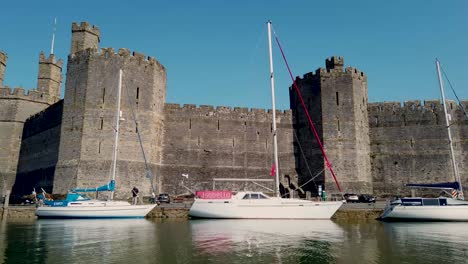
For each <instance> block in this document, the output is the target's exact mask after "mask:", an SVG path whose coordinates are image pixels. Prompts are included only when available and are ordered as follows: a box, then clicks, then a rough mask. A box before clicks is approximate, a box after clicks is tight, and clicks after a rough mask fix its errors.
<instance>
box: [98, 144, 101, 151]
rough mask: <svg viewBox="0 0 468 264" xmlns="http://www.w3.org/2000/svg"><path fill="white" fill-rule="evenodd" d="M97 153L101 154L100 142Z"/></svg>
mask: <svg viewBox="0 0 468 264" xmlns="http://www.w3.org/2000/svg"><path fill="white" fill-rule="evenodd" d="M98 153H99V154H101V141H99V148H98Z"/></svg>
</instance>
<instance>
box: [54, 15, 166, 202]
mask: <svg viewBox="0 0 468 264" xmlns="http://www.w3.org/2000/svg"><path fill="white" fill-rule="evenodd" d="M77 28H78V27H77V26H76V24H73V27H72V32H73V42H74V44H72V50H74V51H75V52H74V53H72V54H70V55H69V57H68V65H67V69H68V70H67V80H66V86H65V96H64V110H63V116H62V131H61V137H60V150H59V159H58V163H57V169H56V172H55V177H54V192H55V193H64V192H66V191H67V190H68V189H70V188H73V187H76V186H80V187H87V186H90V187H91V186H98V185H102V184H105V183H107V182H108V181H109V180H110V178H111V164H112V159H113V146H114V132H115V125H116V124H115V119H116V107H117V87H118V82H119V80H118V76H119V70H120V69H122V71H123V78H122V92H121V112H122V117H123V119H124V120H123V121H121V122H120V134H119V137H120V140H119V142H118V147H119V148H118V149H119V151H118V162H117V173H116V192H115V197H116V198H117V199H119V198H120V199H122V198H127V196H128V195H129V194H130V190H131V188H132V187H133V186H137V187H138V188H139V189H140V191H141V192H142V195H148V194H149V193H150V191H151V182H150V180H149V179H147V178H146V177H145V176H146V171H145V163H144V159H143V155H142V150H141V147H140V144H139V141H138V134H137V128H136V125H135V118H136V119H137V122H138V131H139V132H140V135H141V138H142V143H143V149H144V150H145V154H146V158H147V160H148V162H149V166H150V167H151V169H152V171H153V173H154V174H155V176H156V175H157V170H156V166H157V164H159V163H160V161H159V160H160V145H161V136H162V118H163V106H164V101H165V95H166V70H165V68H164V67H163V66H162V65H161V64H160V63H159V62H158V61H156V60H155V59H154V58H151V57H146V56H145V55H143V54H140V53H137V52H130V51H129V50H127V49H120V50H119V51H118V52H117V53H116V52H115V51H114V50H113V49H112V48H107V49H101V50H98V49H97V44H98V40H99V38H98V37H96V36H98V35H99V34H97V33H96V32H98V31H97V27H94V26H90V25H89V24H88V23H81V26H80V27H79V28H81V29H83V30H82V31H79V30H77ZM92 32H94V33H92ZM82 33H85V34H87V35H89V36H84V37H83V35H81V34H82ZM77 34H78V35H77ZM90 35H93V36H95V38H94V42H93V43H91V42H90V41H89V40H90V38H91V36H90ZM88 37H89V38H88ZM77 39H81V40H82V43H81V44H80V43H78V42H79V41H77ZM82 44H83V45H82Z"/></svg>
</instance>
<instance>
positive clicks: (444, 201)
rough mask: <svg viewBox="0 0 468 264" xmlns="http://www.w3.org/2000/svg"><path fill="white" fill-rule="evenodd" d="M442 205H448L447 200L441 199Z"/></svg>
mask: <svg viewBox="0 0 468 264" xmlns="http://www.w3.org/2000/svg"><path fill="white" fill-rule="evenodd" d="M439 203H440V205H447V199H439Z"/></svg>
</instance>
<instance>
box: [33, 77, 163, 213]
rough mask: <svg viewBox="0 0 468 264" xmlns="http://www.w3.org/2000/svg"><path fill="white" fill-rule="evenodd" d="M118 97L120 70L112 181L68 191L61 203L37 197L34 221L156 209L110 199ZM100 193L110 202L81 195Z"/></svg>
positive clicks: (152, 206) (115, 152)
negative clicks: (107, 192)
mask: <svg viewBox="0 0 468 264" xmlns="http://www.w3.org/2000/svg"><path fill="white" fill-rule="evenodd" d="M121 93H122V70H120V71H119V85H118V97H117V112H116V113H117V114H116V127H115V138H114V155H113V163H112V179H111V180H110V181H109V182H108V183H107V184H105V185H102V186H99V187H95V188H74V189H71V190H70V191H69V192H68V193H67V196H66V198H65V200H55V201H54V200H47V199H45V197H44V194H41V195H42V196H43V197H38V198H42V199H41V201H43V206H39V207H38V208H37V209H36V215H37V217H38V218H143V217H145V216H146V215H147V214H148V213H149V212H150V211H151V210H153V208H154V207H155V206H156V205H155V204H151V205H144V204H142V205H132V204H130V203H129V202H127V201H116V200H113V199H112V198H113V194H114V191H115V174H116V168H117V150H118V142H119V129H120V125H119V124H120V120H121V116H120V115H121V112H120V97H121ZM102 191H109V192H110V193H111V195H110V198H111V199H109V200H96V199H91V198H89V197H87V196H86V195H83V194H81V193H89V192H92V193H96V192H102Z"/></svg>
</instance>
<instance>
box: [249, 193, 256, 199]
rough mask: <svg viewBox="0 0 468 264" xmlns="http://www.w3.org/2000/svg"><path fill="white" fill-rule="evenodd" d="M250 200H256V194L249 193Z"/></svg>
mask: <svg viewBox="0 0 468 264" xmlns="http://www.w3.org/2000/svg"><path fill="white" fill-rule="evenodd" d="M250 199H258V193H251V194H250Z"/></svg>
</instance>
